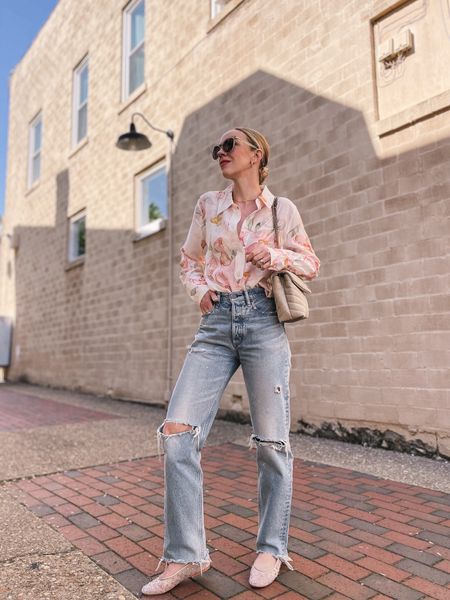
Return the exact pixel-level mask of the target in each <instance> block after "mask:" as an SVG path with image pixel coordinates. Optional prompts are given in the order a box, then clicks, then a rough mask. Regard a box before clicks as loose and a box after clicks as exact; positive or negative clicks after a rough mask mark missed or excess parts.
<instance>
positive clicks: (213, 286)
mask: <svg viewBox="0 0 450 600" xmlns="http://www.w3.org/2000/svg"><path fill="white" fill-rule="evenodd" d="M232 191H233V183H232V184H230V185H229V186H228V187H227V188H225V189H224V190H222V191H220V192H206V193H205V194H202V195H201V196H200V198H199V199H198V201H197V204H196V206H195V210H194V216H193V219H192V224H191V227H190V229H189V233H188V236H187V238H186V241H185V242H184V244H183V246H182V248H181V262H180V265H181V274H180V279H181V281H182V282H183V284H184V285H185V287H186V290H187V292H188V294H189V296H190V297H191V298H192V299H193V300H194V301H196V302H197V303H200V301H201V299H202V298H203V296H204V295H205V293H206V292H207V291H208V290H215V291H220V292H235V291H239V290H244V289H250V288H252V287H255V286H257V285H259V286H261V287H263V288H264V289H265V291H266V296H271V295H272V286H271V282H270V277H271V276H272V273H273V271H281V270H288V271H292V272H293V273H296V274H297V275H299V276H300V277H301V278H302V279H306V280H310V279H313V278H314V277H316V276H317V275H318V272H319V266H320V262H319V259H318V258H317V256H316V255H315V253H314V250H313V249H312V246H311V243H310V241H309V238H308V236H307V234H306V231H305V228H304V227H303V222H302V219H301V217H300V214H299V212H298V210H297V207H296V206H295V204H294V203H293V202H292V201H291V200H289V199H288V198H283V197H281V196H279V197H278V204H277V215H278V229H279V237H280V246H281V247H280V248H276V241H275V232H274V228H273V219H272V204H273V201H274V195H273V194H272V192H270V190H269V189H268V187H267V186H264V188H263V189H262V191H261V194H260V195H259V196H258V198H257V199H256V206H257V210H255V211H254V212H252V213H251V214H250V215H248V216H247V217H246V219H245V220H244V222H243V223H242V227H241V231H240V234H239V235H238V231H237V225H238V223H239V221H240V218H241V211H240V208H239V206H238V205H237V204H236V203H234V202H233V196H232ZM255 242H262V243H264V244H266V245H267V246H268V249H269V252H270V257H271V262H270V265H269V266H268V268H267V269H260V268H259V267H257V266H255V265H253V264H252V263H250V262H246V261H245V250H246V248H247V249H248V248H249V246H251V245H252V244H254V243H255Z"/></svg>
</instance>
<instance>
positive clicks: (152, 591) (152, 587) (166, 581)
mask: <svg viewBox="0 0 450 600" xmlns="http://www.w3.org/2000/svg"><path fill="white" fill-rule="evenodd" d="M204 564H205V566H203V563H202V565H201V566H200V565H199V564H195V563H187V564H186V565H184V567H183V568H182V569H180V570H179V571H177V572H176V573H175V574H174V575H171V576H170V577H163V575H164V574H163V573H162V574H161V575H158V577H155V579H152V580H151V581H149V583H147V584H146V585H144V587H143V588H142V590H141V592H142V593H143V594H144V595H145V596H157V595H158V594H165V593H166V592H168V591H169V590H171V589H173V588H174V587H175V586H176V585H178V584H180V583H181V582H182V581H185V580H186V579H189V578H190V577H197V575H203V573H204V572H205V571H207V570H208V569H209V567H210V566H211V561H205V562H204Z"/></svg>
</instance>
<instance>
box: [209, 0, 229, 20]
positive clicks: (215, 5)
mask: <svg viewBox="0 0 450 600" xmlns="http://www.w3.org/2000/svg"><path fill="white" fill-rule="evenodd" d="M229 1H230V0H211V19H214V17H217V15H218V14H219V13H220V12H222V10H223V9H224V8H225V5H226V4H228V2H229Z"/></svg>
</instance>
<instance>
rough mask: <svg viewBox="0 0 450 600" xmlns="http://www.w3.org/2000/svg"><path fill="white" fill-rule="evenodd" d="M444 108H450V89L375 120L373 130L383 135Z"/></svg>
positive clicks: (380, 135)
mask: <svg viewBox="0 0 450 600" xmlns="http://www.w3.org/2000/svg"><path fill="white" fill-rule="evenodd" d="M444 110H450V90H448V91H446V92H443V93H442V94H438V95H437V96H433V98H428V99H427V100H424V101H423V102H419V103H418V104H416V105H415V106H411V107H409V108H406V109H405V110H402V111H400V112H398V113H396V114H394V115H391V116H389V117H386V118H385V119H381V120H380V121H377V122H376V123H375V131H376V133H377V134H378V136H379V137H383V136H385V135H387V134H389V133H394V132H396V131H398V130H399V129H404V128H405V127H409V126H410V125H414V123H417V121H422V120H424V119H428V118H431V117H433V116H434V115H435V114H437V113H439V112H442V111H444Z"/></svg>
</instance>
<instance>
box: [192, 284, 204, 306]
mask: <svg viewBox="0 0 450 600" xmlns="http://www.w3.org/2000/svg"><path fill="white" fill-rule="evenodd" d="M208 290H209V287H208V286H207V285H200V284H198V285H194V286H193V287H191V288H190V289H189V291H188V294H189V298H191V300H193V301H194V302H196V303H197V304H200V302H201V299H202V298H203V296H204V295H205V294H206V292H207V291H208Z"/></svg>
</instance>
